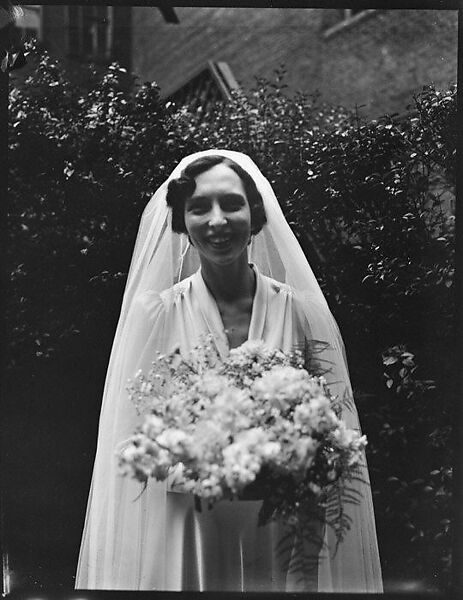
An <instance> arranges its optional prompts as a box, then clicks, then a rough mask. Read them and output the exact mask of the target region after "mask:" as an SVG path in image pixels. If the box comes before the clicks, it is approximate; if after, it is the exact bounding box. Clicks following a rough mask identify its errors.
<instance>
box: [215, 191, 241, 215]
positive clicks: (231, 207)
mask: <svg viewBox="0 0 463 600" xmlns="http://www.w3.org/2000/svg"><path fill="white" fill-rule="evenodd" d="M221 204H222V208H223V210H226V211H229V212H233V211H237V210H241V209H242V208H243V206H244V205H245V204H246V199H245V198H243V196H240V195H238V194H230V195H229V196H224V197H223V198H222V202H221Z"/></svg>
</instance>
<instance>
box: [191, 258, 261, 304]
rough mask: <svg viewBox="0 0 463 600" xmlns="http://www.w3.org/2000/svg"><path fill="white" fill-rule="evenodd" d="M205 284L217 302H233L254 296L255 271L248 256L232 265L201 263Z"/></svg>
mask: <svg viewBox="0 0 463 600" xmlns="http://www.w3.org/2000/svg"><path fill="white" fill-rule="evenodd" d="M201 274H202V277H203V279H204V283H205V284H206V285H207V287H208V288H209V291H210V292H211V294H212V295H213V296H214V298H215V299H216V300H217V301H219V302H220V301H224V302H232V301H235V300H238V299H241V298H247V297H250V296H253V295H254V287H255V281H254V279H255V278H254V271H253V270H252V268H251V267H250V266H249V264H248V261H247V255H246V254H245V255H244V256H243V257H242V260H239V261H236V262H234V263H233V264H231V265H224V266H219V265H214V264H211V263H201Z"/></svg>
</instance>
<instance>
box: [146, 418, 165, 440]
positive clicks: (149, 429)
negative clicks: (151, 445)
mask: <svg viewBox="0 0 463 600" xmlns="http://www.w3.org/2000/svg"><path fill="white" fill-rule="evenodd" d="M164 427H165V425H164V421H163V420H162V419H161V417H158V416H156V415H146V417H145V419H144V421H143V424H142V427H141V430H142V432H143V433H144V434H145V435H146V436H147V437H149V438H151V439H153V440H154V439H155V438H156V436H158V435H159V434H160V433H161V431H162V430H163V429H164Z"/></svg>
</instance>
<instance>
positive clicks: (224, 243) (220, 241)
mask: <svg viewBox="0 0 463 600" xmlns="http://www.w3.org/2000/svg"><path fill="white" fill-rule="evenodd" d="M230 243H231V239H230V238H216V239H210V240H209V244H210V245H211V246H212V247H213V248H216V249H217V250H223V249H225V248H228V247H229V246H230Z"/></svg>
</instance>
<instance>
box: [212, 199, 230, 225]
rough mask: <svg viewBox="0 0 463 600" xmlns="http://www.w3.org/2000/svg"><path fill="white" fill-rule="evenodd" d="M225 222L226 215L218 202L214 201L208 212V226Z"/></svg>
mask: <svg viewBox="0 0 463 600" xmlns="http://www.w3.org/2000/svg"><path fill="white" fill-rule="evenodd" d="M226 222H227V219H226V216H225V213H224V211H223V210H222V208H221V207H220V204H219V203H214V204H213V205H212V207H211V211H210V214H209V227H218V226H220V225H225V224H226Z"/></svg>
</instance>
